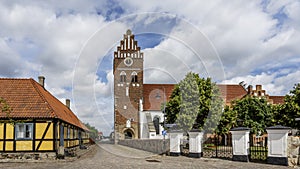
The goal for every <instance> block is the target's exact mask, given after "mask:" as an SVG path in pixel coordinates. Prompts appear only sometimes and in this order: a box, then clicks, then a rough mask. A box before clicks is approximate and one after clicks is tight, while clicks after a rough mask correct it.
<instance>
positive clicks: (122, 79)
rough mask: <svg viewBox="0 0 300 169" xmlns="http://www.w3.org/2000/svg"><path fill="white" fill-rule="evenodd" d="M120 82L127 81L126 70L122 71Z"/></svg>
mask: <svg viewBox="0 0 300 169" xmlns="http://www.w3.org/2000/svg"><path fill="white" fill-rule="evenodd" d="M120 82H126V73H125V72H124V71H122V72H121V73H120Z"/></svg>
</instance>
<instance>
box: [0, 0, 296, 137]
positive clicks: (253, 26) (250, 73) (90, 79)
mask: <svg viewBox="0 0 300 169" xmlns="http://www.w3.org/2000/svg"><path fill="white" fill-rule="evenodd" d="M114 2H115V3H111V2H110V1H101V2H99V1H94V0H89V1H83V0H80V1H76V3H74V2H72V3H70V2H69V1H64V2H61V3H59V4H58V3H56V2H55V1H47V2H44V1H26V2H23V1H14V2H11V1H1V2H0V25H1V30H0V58H1V62H0V75H1V76H6V77H19V76H21V77H34V78H35V77H37V76H38V75H44V76H46V87H47V89H48V90H50V91H51V92H52V93H53V94H55V96H57V97H59V99H60V100H64V99H65V98H71V100H72V106H71V107H72V109H73V110H74V111H75V112H76V113H77V115H79V117H80V118H81V119H83V120H86V121H89V122H90V123H91V124H92V125H96V127H97V128H99V129H100V130H105V134H109V133H108V132H109V131H110V130H111V126H109V125H112V120H113V109H112V104H113V103H112V100H113V99H112V84H113V81H112V80H113V78H112V77H113V75H112V71H111V70H106V71H107V75H106V77H99V75H97V69H99V68H98V66H99V65H100V63H102V62H103V60H102V59H103V57H104V56H105V55H106V54H107V53H108V51H109V50H111V49H112V48H113V50H114V49H115V46H116V43H118V42H119V40H120V39H121V38H122V36H123V34H124V33H125V31H126V30H127V29H128V28H131V29H133V33H135V34H141V35H143V34H144V33H151V32H152V33H157V34H161V35H164V36H165V38H164V40H162V41H161V43H160V44H158V45H156V46H155V47H153V48H147V49H145V50H144V51H143V52H144V53H145V63H146V65H145V69H146V71H145V75H146V76H145V79H146V81H145V82H146V83H148V82H150V83H151V82H152V83H153V82H154V83H174V82H178V81H179V80H180V79H181V78H182V77H184V75H185V74H186V72H187V71H194V72H198V73H200V74H201V76H210V77H212V78H213V80H215V81H218V82H226V83H235V84H236V83H239V82H240V81H245V82H246V83H248V84H253V85H255V84H262V85H263V88H265V89H266V90H267V92H268V93H269V94H274V95H283V94H286V93H287V92H288V91H289V90H290V89H291V88H292V86H293V84H294V83H298V82H299V71H298V70H297V68H298V67H299V63H300V60H299V54H300V48H299V47H298V46H299V44H300V34H299V28H300V21H299V17H298V14H299V13H300V2H299V1H292V0H288V1H286V0H277V1H259V0H256V1H238V0H236V1H231V2H230V3H228V2H227V1H221V0H217V1H209V2H207V1H205V2H204V1H198V0H194V1H193V0H191V1H189V2H188V3H184V4H183V3H182V2H181V1H177V0H176V1H174V0H166V1H158V0H155V1H147V2H137V1H135V0H129V1H126V2H123V1H114ZM179 6H180V7H179ZM119 8H122V9H119ZM113 9H119V10H113ZM153 12H154V13H153ZM130 14H131V15H130ZM134 14H137V15H134ZM127 15H130V16H127ZM115 17H120V18H119V19H118V20H116V21H112V22H109V21H108V19H113V18H115ZM122 17H123V18H122ZM124 17H125V18H124ZM212 45H213V46H212ZM214 47H215V49H216V50H217V52H218V54H219V56H218V55H217V53H216V52H215V51H214ZM6 63H9V64H6ZM158 77H159V78H158ZM102 79H107V80H108V82H105V80H102ZM72 85H73V86H72ZM101 120H102V121H103V120H104V121H107V122H108V123H106V122H104V123H101V122H100V121H101Z"/></svg>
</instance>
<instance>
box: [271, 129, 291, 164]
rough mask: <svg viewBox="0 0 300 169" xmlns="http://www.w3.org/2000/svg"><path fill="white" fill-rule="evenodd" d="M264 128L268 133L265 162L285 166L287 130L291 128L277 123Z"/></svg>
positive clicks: (286, 162)
mask: <svg viewBox="0 0 300 169" xmlns="http://www.w3.org/2000/svg"><path fill="white" fill-rule="evenodd" d="M266 130H267V133H268V157H267V163H269V164H276V165H285V166H287V165H288V157H287V149H288V132H289V131H290V130H291V128H290V127H285V126H281V125H277V126H272V127H268V128H266Z"/></svg>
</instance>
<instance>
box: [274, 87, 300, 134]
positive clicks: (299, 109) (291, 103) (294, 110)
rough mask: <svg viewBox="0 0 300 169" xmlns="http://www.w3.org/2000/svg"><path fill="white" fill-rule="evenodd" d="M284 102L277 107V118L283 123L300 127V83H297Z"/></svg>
mask: <svg viewBox="0 0 300 169" xmlns="http://www.w3.org/2000/svg"><path fill="white" fill-rule="evenodd" d="M284 102H285V103H284V104H283V105H278V106H277V107H276V109H275V111H276V114H275V119H276V120H277V121H278V122H279V124H281V125H284V126H288V127H292V128H298V129H300V121H296V118H299V117H300V83H298V84H295V86H294V87H293V90H291V91H290V93H289V94H288V95H286V96H285V98H284Z"/></svg>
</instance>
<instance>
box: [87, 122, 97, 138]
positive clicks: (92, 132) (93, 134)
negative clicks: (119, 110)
mask: <svg viewBox="0 0 300 169" xmlns="http://www.w3.org/2000/svg"><path fill="white" fill-rule="evenodd" d="M84 125H85V126H86V127H87V128H88V129H89V130H90V138H91V139H92V140H96V138H97V137H98V130H97V129H96V128H95V127H94V126H91V125H90V124H89V123H85V124H84Z"/></svg>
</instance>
